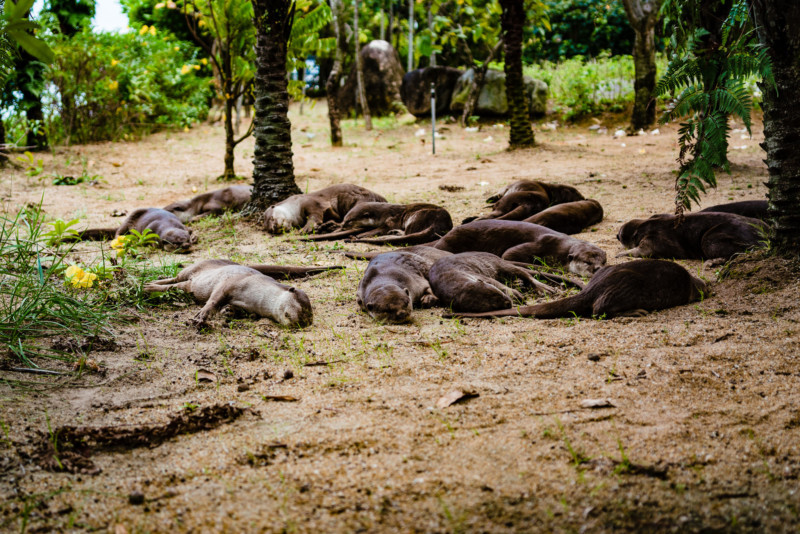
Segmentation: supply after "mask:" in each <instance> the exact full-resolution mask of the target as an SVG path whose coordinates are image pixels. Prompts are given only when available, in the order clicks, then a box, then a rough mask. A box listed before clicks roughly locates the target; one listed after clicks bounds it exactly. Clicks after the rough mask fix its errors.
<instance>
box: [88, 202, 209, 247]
mask: <svg viewBox="0 0 800 534" xmlns="http://www.w3.org/2000/svg"><path fill="white" fill-rule="evenodd" d="M146 229H147V230H150V231H151V232H153V233H154V234H157V235H158V237H159V239H160V243H161V245H162V246H163V247H164V248H165V249H166V250H176V251H188V249H189V248H190V247H191V246H192V245H193V244H195V243H196V242H197V236H196V235H195V234H194V232H192V231H191V230H189V229H188V228H186V226H184V225H183V223H182V222H181V221H180V219H178V217H176V216H175V215H174V214H173V213H170V212H169V211H164V210H162V209H159V208H140V209H137V210H134V211H133V212H132V213H131V214H130V215H128V217H127V218H126V219H125V220H124V221H122V225H120V227H119V228H90V229H88V230H84V231H83V232H79V233H78V238H79V239H82V240H86V241H102V240H105V239H111V238H112V237H118V236H121V235H125V234H127V233H128V232H130V231H131V230H136V231H137V232H144V231H145V230H146Z"/></svg>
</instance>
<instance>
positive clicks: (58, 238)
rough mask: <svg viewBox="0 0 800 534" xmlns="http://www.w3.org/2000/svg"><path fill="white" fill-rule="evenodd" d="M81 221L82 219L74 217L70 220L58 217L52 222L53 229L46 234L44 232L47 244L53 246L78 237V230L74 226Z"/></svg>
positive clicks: (43, 235)
mask: <svg viewBox="0 0 800 534" xmlns="http://www.w3.org/2000/svg"><path fill="white" fill-rule="evenodd" d="M79 222H80V219H72V220H71V221H69V222H64V221H63V220H62V219H56V220H55V221H54V222H53V223H51V226H52V227H53V229H52V230H50V231H49V232H47V233H45V234H42V237H43V238H45V242H46V243H47V245H48V246H51V247H52V246H55V245H58V244H60V243H63V242H64V241H68V240H72V239H77V237H78V231H77V230H75V229H74V228H72V227H73V226H75V225H76V224H78V223H79Z"/></svg>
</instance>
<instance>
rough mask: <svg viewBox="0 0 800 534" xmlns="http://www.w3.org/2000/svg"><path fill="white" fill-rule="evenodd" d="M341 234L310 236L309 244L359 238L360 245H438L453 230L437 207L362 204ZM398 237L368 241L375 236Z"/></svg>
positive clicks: (350, 213) (347, 217)
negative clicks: (350, 237)
mask: <svg viewBox="0 0 800 534" xmlns="http://www.w3.org/2000/svg"><path fill="white" fill-rule="evenodd" d="M339 228H340V230H339V231H337V232H333V233H330V234H317V235H313V236H308V237H306V238H305V241H327V240H332V239H340V238H343V237H347V236H353V235H355V240H356V241H357V242H359V243H372V244H376V245H398V246H404V245H418V244H421V243H428V242H431V241H435V240H436V239H438V238H440V237H442V236H443V235H444V234H446V233H447V232H449V231H450V230H452V229H453V220H452V219H451V218H450V214H449V213H448V212H447V210H446V209H444V208H442V207H441V206H436V205H434V204H389V203H387V202H359V203H358V204H356V205H355V206H354V207H353V209H351V210H350V211H348V212H347V215H345V217H344V220H343V221H342V224H341V225H340V227H339ZM388 233H398V234H399V235H391V236H386V237H378V238H374V239H365V238H367V237H371V236H375V235H384V234H388Z"/></svg>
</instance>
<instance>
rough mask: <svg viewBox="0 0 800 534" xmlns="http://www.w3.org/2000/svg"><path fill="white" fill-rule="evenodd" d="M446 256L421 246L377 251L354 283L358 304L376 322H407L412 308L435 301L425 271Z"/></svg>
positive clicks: (446, 254) (428, 305)
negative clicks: (356, 285)
mask: <svg viewBox="0 0 800 534" xmlns="http://www.w3.org/2000/svg"><path fill="white" fill-rule="evenodd" d="M449 255H450V253H449V252H444V251H441V250H437V249H434V248H431V247H422V246H418V247H410V248H407V249H403V250H398V251H395V252H384V253H382V254H378V255H377V256H375V257H374V258H373V259H372V260H370V262H369V265H367V269H366V270H365V271H364V276H363V277H362V278H361V282H359V284H358V291H357V292H356V301H357V302H358V306H359V307H360V308H361V309H362V310H364V311H365V312H367V313H368V314H369V315H370V316H371V317H373V318H374V319H376V320H378V321H382V322H387V323H405V322H408V321H410V320H411V311H412V310H413V309H414V307H423V308H425V307H430V306H434V305H435V304H436V303H437V302H438V300H437V299H436V295H434V294H433V291H432V290H431V286H430V284H429V283H428V273H429V271H430V269H431V267H432V266H433V264H434V262H436V260H438V259H440V258H443V257H445V256H449Z"/></svg>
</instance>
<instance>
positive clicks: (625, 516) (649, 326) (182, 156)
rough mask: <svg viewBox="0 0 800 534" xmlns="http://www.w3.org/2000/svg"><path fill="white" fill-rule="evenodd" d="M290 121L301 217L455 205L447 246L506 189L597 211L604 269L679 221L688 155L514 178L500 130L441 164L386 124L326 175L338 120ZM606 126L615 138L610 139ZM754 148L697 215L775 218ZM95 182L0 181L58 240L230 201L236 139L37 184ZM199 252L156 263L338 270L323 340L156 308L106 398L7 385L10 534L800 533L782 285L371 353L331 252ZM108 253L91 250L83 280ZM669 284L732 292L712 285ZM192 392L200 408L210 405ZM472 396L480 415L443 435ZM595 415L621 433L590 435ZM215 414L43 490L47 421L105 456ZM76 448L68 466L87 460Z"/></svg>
mask: <svg viewBox="0 0 800 534" xmlns="http://www.w3.org/2000/svg"><path fill="white" fill-rule="evenodd" d="M296 112H297V109H296V108H293V124H294V127H295V132H294V137H295V166H296V171H297V177H298V184H299V185H300V186H301V188H303V189H306V188H308V189H309V190H313V189H317V188H320V187H323V186H326V185H329V184H332V183H341V182H353V183H357V184H360V185H364V186H366V187H368V188H371V189H374V190H376V191H378V192H380V193H382V194H384V195H385V196H387V197H388V198H389V199H390V200H391V201H399V202H406V201H433V202H437V203H441V204H443V205H444V206H445V207H447V208H448V209H449V210H450V211H451V213H452V214H453V218H454V220H457V221H458V220H461V219H462V218H463V217H465V216H467V215H472V214H476V213H477V212H479V211H480V210H481V209H482V208H483V198H485V197H486V196H488V194H490V193H493V192H494V191H495V190H496V189H498V188H499V187H501V186H502V185H504V184H506V183H508V182H510V181H512V180H514V179H519V178H531V179H543V180H550V181H557V182H561V183H566V184H571V185H575V186H576V187H578V188H579V189H580V190H581V191H582V192H583V193H584V195H585V196H587V197H591V198H596V199H597V200H599V201H600V202H601V204H602V205H603V207H604V208H605V212H606V216H605V219H604V220H603V222H602V223H600V224H598V225H597V226H596V227H594V228H593V229H592V230H591V231H589V232H586V233H584V234H582V235H581V236H580V237H581V238H584V239H587V240H589V241H591V242H593V243H596V244H598V245H599V246H601V247H603V248H604V249H605V250H606V251H607V252H608V254H609V256H610V257H612V258H613V256H614V255H615V254H616V253H617V252H619V251H621V247H620V246H619V244H618V243H617V241H616V239H615V236H616V231H617V228H618V227H619V225H620V224H621V223H622V222H623V221H625V220H628V219H629V218H632V217H635V216H647V215H650V214H653V213H657V212H665V211H670V210H671V208H672V207H671V200H672V188H673V174H672V169H674V168H675V163H674V158H675V155H676V154H675V152H676V147H675V142H674V140H675V138H676V135H675V128H674V127H669V126H668V127H662V128H661V134H660V135H647V136H641V137H629V138H623V139H616V140H615V139H613V138H612V137H610V136H609V135H597V134H595V133H593V132H592V131H590V130H588V128H587V127H588V126H589V124H586V125H582V126H581V127H571V128H557V129H556V130H555V131H552V130H546V131H537V141H538V143H539V145H538V146H537V147H536V148H534V149H531V150H526V151H519V152H514V153H509V152H506V151H505V150H504V148H505V143H506V139H507V130H506V129H500V128H492V127H491V125H489V126H484V128H483V129H482V130H481V131H480V132H464V131H462V130H460V129H459V128H458V127H456V126H452V125H451V126H448V130H447V131H445V132H444V139H441V140H437V155H436V156H435V157H433V156H431V155H430V150H429V149H430V146H429V144H428V143H425V144H423V143H422V138H420V137H416V136H415V135H414V133H415V131H416V130H417V129H419V128H421V127H422V128H425V129H426V132H427V128H428V126H425V125H422V126H419V125H415V126H397V125H394V124H392V123H391V122H390V121H387V120H382V121H377V122H378V124H379V126H378V128H377V129H376V130H375V131H373V132H371V133H367V132H363V131H361V130H360V129H356V128H354V127H353V126H352V124H349V127H346V129H345V141H346V143H347V146H346V147H345V148H342V149H339V150H333V149H331V148H329V146H328V139H327V130H326V118H325V107H324V103H318V104H317V105H316V107H314V108H313V109H309V106H306V108H305V114H304V115H303V116H298V115H297V113H296ZM615 121H616V122H615ZM618 125H622V120H621V119H609V120H608V121H607V122H606V124H605V126H607V127H608V129H609V131H610V132H613V131H614V130H615V129H616V128H615V126H618ZM757 130H758V131H757V132H755V135H754V138H753V139H752V140H750V139H740V137H741V136H740V133H739V132H737V133H735V134H734V137H733V138H732V141H731V145H732V146H733V150H732V151H731V152H732V153H731V158H732V160H733V162H734V165H733V173H732V175H730V176H722V177H720V185H719V187H718V188H717V189H716V190H714V191H712V192H711V193H710V194H709V195H708V196H707V197H706V198H705V199H704V205H711V204H715V203H719V202H725V201H730V200H745V199H754V198H760V197H763V195H764V192H765V189H764V187H763V185H762V182H764V181H765V179H766V169H765V167H764V165H763V163H761V158H762V157H763V153H762V151H761V149H759V148H758V145H757V143H758V142H759V141H761V140H762V139H763V136H762V134H761V130H760V125H759V127H758V129H757ZM623 144H624V145H625V146H622V145H623ZM243 147H244V148H242V149H241V150H240V151H239V152H238V153H237V157H238V161H237V171H238V172H239V173H240V174H243V175H247V174H249V172H250V169H251V163H250V161H249V160H250V158H251V157H252V142H250V143H249V144H247V143H245V144H244V145H243ZM79 155H82V156H84V157H85V158H86V160H87V165H89V162H91V165H90V167H89V168H90V170H91V172H92V173H97V174H100V175H102V176H104V177H105V179H106V180H107V183H100V184H99V185H97V186H88V185H79V186H73V187H55V186H49V185H48V186H46V187H44V188H42V186H41V185H39V184H38V183H37V182H36V181H35V180H34V179H30V178H28V177H26V176H25V175H24V174H23V173H22V172H19V171H8V170H5V171H3V172H4V177H3V180H2V186H1V187H2V189H0V195H2V196H3V198H4V199H5V200H4V202H5V204H6V209H7V210H15V209H16V207H18V206H20V205H21V204H23V203H25V202H31V201H33V202H36V201H38V200H39V199H40V198H41V195H42V190H43V189H44V209H45V211H46V212H47V213H48V214H49V215H51V216H54V217H62V218H72V217H74V216H80V217H82V218H83V219H84V220H86V221H88V222H89V223H91V225H92V226H115V225H117V224H118V221H119V219H114V218H112V217H110V214H111V212H112V211H113V210H123V209H126V210H131V209H133V208H136V207H145V206H163V205H165V204H167V203H169V202H171V201H174V200H176V199H179V198H183V197H188V196H191V195H192V187H196V188H197V189H198V190H199V191H205V190H207V189H213V188H216V187H218V186H219V184H218V183H216V182H215V181H214V179H213V177H214V176H217V175H218V174H220V171H221V160H222V133H221V129H220V128H218V127H211V126H206V125H202V126H199V127H197V128H195V129H193V130H192V131H190V132H188V133H179V134H176V133H160V134H157V135H153V136H151V137H148V138H146V139H143V140H141V141H139V142H136V143H107V144H102V145H93V146H84V147H75V148H70V149H58V150H57V152H56V154H55V155H52V154H48V155H45V156H44V158H45V170H46V172H51V171H55V170H58V172H62V173H63V172H64V171H65V170H66V169H65V168H63V165H64V162H65V160H66V158H67V157H68V156H70V157H71V159H72V163H71V165H72V167H71V168H72V169H73V171H75V172H80V165H79V157H78V156H79ZM442 185H458V186H463V187H464V188H465V189H464V190H463V191H457V192H444V191H441V190H440V189H439V186H442ZM195 229H196V230H197V231H198V233H199V235H200V243H199V246H198V247H197V249H196V250H195V251H194V252H193V253H192V254H191V255H189V256H188V257H185V256H184V257H172V256H170V255H167V254H164V253H157V254H156V255H155V256H157V255H158V254H164V255H165V256H168V257H169V258H172V259H175V258H177V259H179V260H180V261H183V262H184V263H187V264H188V263H191V262H192V261H195V260H199V259H204V258H215V257H223V258H231V259H234V260H236V261H247V262H251V261H252V262H260V263H291V264H303V265H311V264H324V265H333V264H340V265H345V266H346V267H347V269H346V270H343V271H336V272H332V273H330V274H325V275H322V276H318V277H316V278H314V279H311V280H308V281H300V282H298V283H297V284H296V285H297V286H298V287H301V288H303V289H304V290H305V291H306V292H307V293H308V294H309V296H310V297H311V299H312V301H313V303H314V309H315V320H314V325H313V326H312V327H310V328H307V329H305V330H300V331H293V330H284V329H281V328H279V327H276V326H275V325H274V324H272V323H270V322H269V321H267V320H261V321H257V322H256V321H253V320H250V319H243V320H232V319H225V318H222V317H220V318H217V319H215V320H214V321H213V323H212V324H213V328H212V329H211V331H209V332H206V333H198V332H196V331H195V330H194V329H193V328H191V327H189V326H188V325H187V321H188V320H189V318H191V317H192V315H194V313H196V311H197V308H196V307H195V306H181V305H172V306H162V307H160V308H154V309H152V310H147V311H145V312H144V314H142V313H141V312H137V313H138V314H139V315H141V320H140V321H139V322H137V323H135V324H132V325H128V326H121V327H118V328H117V331H118V333H119V335H118V338H117V341H116V342H117V347H116V348H115V349H114V350H112V351H107V352H95V353H93V354H92V356H93V357H94V358H95V359H96V360H98V361H99V363H100V366H101V368H102V369H103V370H104V373H103V374H84V375H82V376H80V377H78V378H76V377H60V378H49V377H44V378H39V377H36V378H35V379H34V380H33V381H36V382H40V383H42V384H64V385H63V386H62V387H57V388H43V387H42V386H41V385H40V386H31V385H28V386H25V387H23V386H22V385H20V384H19V383H13V384H14V385H12V383H10V382H8V381H7V380H10V379H13V380H29V381H30V380H31V378H30V376H28V375H20V374H17V373H12V372H10V371H0V376H2V377H3V378H4V379H5V380H6V382H5V383H4V384H0V407H1V408H0V414H2V415H0V419H1V420H2V422H3V424H4V426H5V428H7V430H8V432H7V435H5V436H2V437H3V438H4V439H3V441H2V442H0V495H2V499H0V530H7V531H15V530H16V531H18V530H20V529H23V530H24V529H27V530H28V531H41V532H44V531H51V530H105V531H113V532H117V533H123V532H174V531H180V532H182V531H194V532H208V531H248V532H249V531H268V532H273V531H303V532H307V531H317V532H331V531H359V530H361V531H389V530H401V531H420V532H451V531H492V532H495V531H497V532H505V531H539V530H547V531H550V530H558V531H581V532H603V531H611V530H616V529H621V530H628V531H706V532H707V531H717V530H722V531H727V530H730V531H737V530H745V531H764V530H768V531H797V529H798V523H800V521H798V517H797V513H798V509H799V508H800V496H799V495H798V493H797V488H798V481H797V477H798V476H799V475H800V451H798V442H799V441H800V440H799V439H798V438H800V407H799V406H800V402H798V401H800V393H798V392H799V391H800V388H798V385H800V384H799V383H800V366H799V365H798V362H797V356H798V349H799V348H800V334H798V329H799V328H800V327H798V323H797V321H798V319H800V311H799V310H798V294H800V293H799V292H798V290H799V289H800V284H798V281H797V271H796V268H795V267H794V266H791V265H788V264H786V263H785V262H783V261H781V260H778V259H775V258H771V257H765V256H761V255H756V256H753V257H749V258H742V259H738V260H736V261H735V262H734V263H733V264H732V265H731V266H730V268H729V269H728V270H727V271H726V273H727V274H726V277H725V278H724V279H722V280H721V281H719V282H717V283H715V284H714V294H713V296H711V297H710V298H708V299H706V300H704V301H703V302H700V303H698V304H695V305H689V306H684V307H681V308H675V309H672V310H667V311H664V312H659V313H655V314H652V315H650V316H647V317H644V318H636V319H633V318H621V319H614V320H608V321H596V320H587V319H569V320H540V321H536V320H526V319H507V320H500V321H494V322H488V321H477V320H467V321H463V322H458V321H456V320H443V319H442V318H441V310H439V309H433V310H423V311H416V312H415V321H414V323H413V324H409V325H401V326H382V325H378V324H376V323H375V322H374V321H372V320H371V319H370V318H368V317H367V316H365V315H363V314H361V313H360V312H359V311H358V310H357V306H356V303H355V291H356V286H357V284H358V280H359V278H360V274H361V272H363V269H364V267H365V264H364V263H362V262H356V261H352V260H347V259H345V258H343V257H342V256H341V255H340V254H338V252H337V250H336V247H335V246H334V245H328V246H315V245H313V244H307V243H300V242H297V241H296V239H294V237H295V236H292V235H289V236H286V237H279V238H274V237H270V236H268V235H267V234H265V233H263V232H262V231H260V230H259V229H258V228H256V227H255V226H253V225H251V224H249V223H244V222H240V221H236V220H235V219H230V218H226V219H219V220H213V221H205V222H202V223H198V224H196V225H195ZM349 248H355V247H349ZM359 249H360V250H372V249H374V247H368V246H365V245H361V246H360V248H359ZM96 250H97V249H96V244H84V245H81V247H80V248H79V249H78V251H77V254H79V255H83V256H82V257H86V256H85V255H89V254H93V253H94V251H96ZM610 261H611V262H618V261H625V260H616V259H612V260H610ZM681 263H683V264H684V265H686V266H687V267H688V268H690V269H691V270H692V271H693V272H695V273H696V274H698V275H700V276H702V277H704V278H705V279H707V280H711V281H714V280H716V277H717V275H716V273H715V270H714V269H710V268H706V267H704V265H703V264H702V262H695V261H686V262H681ZM793 269H795V270H793ZM45 363H46V364H48V365H49V364H50V363H51V362H45ZM51 367H52V368H56V369H58V368H59V367H58V365H57V363H52V365H51ZM66 369H67V366H66V365H65V366H64V367H63V370H66ZM200 369H202V370H205V371H208V372H209V374H207V375H202V376H205V377H207V378H208V381H201V380H198V379H197V377H198V375H197V374H196V373H197V371H198V370H200ZM287 371H288V372H287ZM457 388H461V389H462V390H471V391H474V392H476V393H478V395H479V396H477V397H474V398H472V399H470V400H468V401H465V402H463V403H458V404H454V405H452V406H449V407H446V408H442V409H440V408H437V407H436V404H437V401H438V400H439V399H440V397H442V396H443V395H445V394H447V393H449V392H451V391H452V390H454V389H457ZM586 399H608V400H609V401H610V403H611V404H612V405H613V406H612V407H608V408H598V409H582V408H581V407H580V405H581V401H583V400H586ZM217 405H230V406H232V407H235V409H234V412H235V413H236V414H237V417H228V418H227V419H225V418H223V419H224V420H222V421H218V422H220V424H219V425H216V424H215V425H210V426H204V427H202V428H194V427H192V428H191V430H192V433H185V432H188V431H189V427H183V426H180V424H179V425H178V427H179V429H180V430H181V431H180V432H178V434H179V435H177V436H176V437H171V438H170V437H169V436H167V435H165V436H163V437H164V439H165V441H163V442H161V441H162V440H161V438H159V439H158V440H153V441H152V442H148V440H147V439H139V440H137V439H134V438H131V439H130V441H129V442H126V441H125V439H121V440H120V439H118V440H117V441H114V442H113V446H109V447H103V446H97V444H96V443H95V444H94V445H95V446H93V447H88V446H87V448H89V449H91V451H90V453H86V454H91V462H92V463H93V465H94V466H95V467H96V468H99V469H100V473H99V474H96V475H90V474H86V473H80V472H77V473H57V472H51V471H45V470H43V469H42V468H41V467H40V466H39V464H37V463H36V461H35V457H36V454H35V452H36V450H40V449H36V447H37V445H41V444H42V443H43V442H42V436H44V438H45V441H44V443H45V444H46V443H47V440H48V439H49V442H50V443H51V444H53V443H54V444H55V446H56V447H57V446H58V436H57V435H56V436H54V434H53V433H52V432H48V422H47V420H48V419H49V425H50V426H49V428H51V429H56V428H59V427H61V426H65V425H70V426H75V427H112V429H111V430H96V431H94V433H92V432H89V435H91V436H94V437H95V438H97V436H101V437H102V436H107V435H113V436H116V437H117V438H118V437H119V436H123V437H124V436H126V435H128V434H126V432H128V431H129V430H130V429H137V428H149V429H151V430H152V429H153V428H159V429H164V428H167V427H168V426H169V425H168V423H169V422H170V421H173V423H172V424H173V425H174V424H176V423H174V421H176V420H181V421H183V420H184V419H186V420H189V419H190V418H189V417H188V416H187V415H185V414H186V413H187V412H192V411H196V412H197V413H201V414H206V413H216V412H215V410H219V409H220V408H214V406H217ZM239 408H250V409H249V410H244V411H240V410H238V409H239ZM226 413H227V412H226ZM182 414H184V415H182ZM238 415H241V416H238ZM159 425H160V426H159ZM190 426H191V425H190ZM212 426H214V428H212ZM195 430H200V431H195ZM84 431H85V430H84ZM72 432H73V433H72V434H69V436H70V437H71V440H72V441H76V439H75V436H76V435H77V436H80V435H82V434H81V433H80V432H78V433H75V431H74V430H73V431H72ZM159 432H160V430H159ZM134 434H135V432H134ZM159 435H160V434H159ZM170 435H172V434H170ZM103 439H105V438H103ZM109 439H110V438H109ZM77 441H78V442H80V439H77ZM101 441H102V440H101ZM62 445H64V446H65V447H67V445H66V441H63V442H62ZM142 445H145V446H142Z"/></svg>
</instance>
